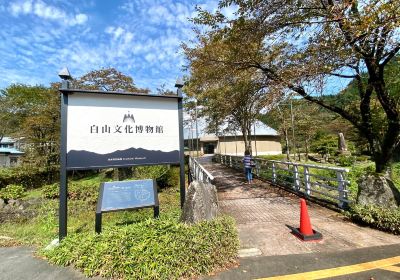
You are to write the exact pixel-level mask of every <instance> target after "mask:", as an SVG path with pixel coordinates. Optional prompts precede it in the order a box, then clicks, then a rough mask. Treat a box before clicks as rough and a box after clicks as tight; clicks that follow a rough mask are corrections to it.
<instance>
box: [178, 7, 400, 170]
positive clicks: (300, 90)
mask: <svg viewBox="0 0 400 280" xmlns="http://www.w3.org/2000/svg"><path fill="white" fill-rule="evenodd" d="M231 5H235V6H236V7H238V12H237V13H236V18H235V19H233V20H229V19H227V18H226V17H224V16H223V14H222V13H221V12H220V10H218V11H217V12H215V13H210V12H207V11H204V10H199V16H198V17H196V18H194V19H193V21H194V22H195V23H197V24H199V25H207V26H208V28H205V29H203V30H205V31H204V32H199V35H198V44H197V45H196V46H193V47H186V48H185V52H186V55H187V58H188V60H189V63H190V65H191V64H193V63H203V64H208V65H209V67H212V66H211V65H214V67H215V68H218V69H219V70H220V71H226V72H229V71H231V70H230V69H232V68H234V69H236V70H237V71H241V70H245V71H254V72H256V71H257V70H258V71H259V72H260V73H262V79H260V80H262V81H263V82H264V83H265V85H266V86H272V85H273V86H278V87H282V88H284V89H285V90H286V92H295V93H297V94H298V95H300V96H302V97H303V98H304V99H306V100H308V101H309V102H312V103H314V104H318V105H319V106H321V107H323V108H325V109H327V110H330V111H332V112H334V113H336V114H338V115H340V116H341V117H342V118H343V119H345V120H346V121H348V122H350V123H351V124H352V125H353V126H354V127H355V128H356V129H357V130H358V131H359V132H360V134H361V135H363V137H365V139H366V140H367V141H368V144H369V147H370V151H371V153H372V157H373V159H374V161H375V169H376V171H377V172H385V171H386V170H387V168H388V166H389V165H390V160H391V158H392V156H393V152H394V150H395V148H396V147H398V146H399V142H400V136H399V134H400V113H399V112H400V110H399V104H398V103H396V101H395V99H394V98H393V96H392V95H391V94H390V92H389V90H388V87H387V85H388V83H389V81H390V79H391V77H390V76H388V75H387V72H385V69H386V68H387V66H388V65H389V63H390V62H391V61H392V60H393V59H394V57H395V56H396V54H397V53H398V52H399V50H400V42H399V37H398V36H399V35H398V34H399V31H400V17H399V16H398V15H399V14H400V5H398V2H397V1H379V0H376V1H355V0H353V1H348V0H344V1H333V0H322V1H320V0H318V1H317V0H310V1H284V0H273V1H259V0H247V1H237V0H222V1H220V3H219V7H220V8H221V9H222V8H224V7H227V6H231ZM363 75H365V77H366V79H363ZM332 77H334V78H336V79H345V80H347V81H346V83H347V82H348V81H350V80H352V79H355V80H356V84H357V90H356V92H355V94H356V95H357V98H356V99H355V102H356V104H357V107H356V110H354V107H351V108H349V107H348V106H347V105H346V104H343V103H342V105H340V102H337V100H333V102H329V101H328V100H326V99H324V98H323V97H322V95H323V93H325V92H326V91H327V90H326V85H327V81H328V79H329V78H332ZM328 85H329V84H328ZM283 92H285V91H283ZM374 96H376V100H377V101H378V103H377V104H373V100H374V99H373V97H374ZM339 98H340V96H337V97H336V99H339ZM373 106H379V107H380V109H381V111H382V112H383V115H382V119H380V121H379V122H378V121H376V119H375V118H376V116H375V114H373V110H372V109H373ZM374 122H375V123H380V127H379V129H377V128H375V127H374V125H373V124H374Z"/></svg>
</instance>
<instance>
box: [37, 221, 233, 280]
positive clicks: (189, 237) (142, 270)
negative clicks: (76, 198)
mask: <svg viewBox="0 0 400 280" xmlns="http://www.w3.org/2000/svg"><path fill="white" fill-rule="evenodd" d="M238 247H239V241H238V234H237V231H236V227H235V223H234V220H233V219H232V218H230V217H219V218H217V219H215V220H213V221H205V222H201V223H198V224H195V225H186V224H184V223H180V222H179V219H178V217H177V216H175V217H161V218H160V219H147V220H145V221H142V222H138V223H134V224H131V225H127V226H120V227H108V228H104V230H103V232H102V233H101V234H94V233H91V234H87V233H85V234H71V235H69V236H67V237H66V238H65V239H64V240H63V242H62V243H61V244H60V246H58V247H56V248H55V249H53V250H51V251H44V252H43V254H44V255H45V256H46V257H47V258H48V259H49V261H50V262H52V263H55V264H58V265H73V266H74V267H76V268H79V269H81V270H82V271H83V272H84V273H85V274H86V275H87V276H94V275H101V276H103V277H107V278H108V277H112V278H118V279H180V278H183V277H185V278H190V277H194V276H197V275H201V274H207V273H210V272H211V271H213V270H215V269H218V268H221V267H226V266H227V265H229V264H230V263H232V262H234V261H235V260H236V258H237V251H238Z"/></svg>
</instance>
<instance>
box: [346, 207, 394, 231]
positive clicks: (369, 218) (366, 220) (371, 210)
mask: <svg viewBox="0 0 400 280" xmlns="http://www.w3.org/2000/svg"><path fill="white" fill-rule="evenodd" d="M348 215H349V216H350V217H351V218H352V219H353V220H355V221H358V222H361V223H363V224H367V225H369V226H371V227H374V228H377V229H380V230H383V231H388V232H390V233H393V234H397V235H400V209H399V208H398V209H388V208H382V207H377V206H372V205H367V206H361V205H355V206H353V207H352V208H351V210H350V212H349V213H348Z"/></svg>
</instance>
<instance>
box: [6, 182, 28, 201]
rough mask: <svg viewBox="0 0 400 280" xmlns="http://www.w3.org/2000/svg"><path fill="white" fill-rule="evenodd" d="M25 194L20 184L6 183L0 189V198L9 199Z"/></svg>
mask: <svg viewBox="0 0 400 280" xmlns="http://www.w3.org/2000/svg"><path fill="white" fill-rule="evenodd" d="M24 194H25V189H24V187H23V186H20V185H8V186H7V187H5V188H4V189H1V190H0V198H2V199H5V200H9V199H18V198H21V197H23V196H24Z"/></svg>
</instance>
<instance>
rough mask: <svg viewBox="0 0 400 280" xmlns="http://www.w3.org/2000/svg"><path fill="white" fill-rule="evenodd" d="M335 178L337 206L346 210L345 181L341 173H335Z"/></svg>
mask: <svg viewBox="0 0 400 280" xmlns="http://www.w3.org/2000/svg"><path fill="white" fill-rule="evenodd" d="M336 178H337V181H338V192H339V197H338V199H339V202H338V206H339V207H340V208H346V207H347V206H348V205H347V201H344V200H347V190H346V181H345V180H344V176H343V171H336Z"/></svg>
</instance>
